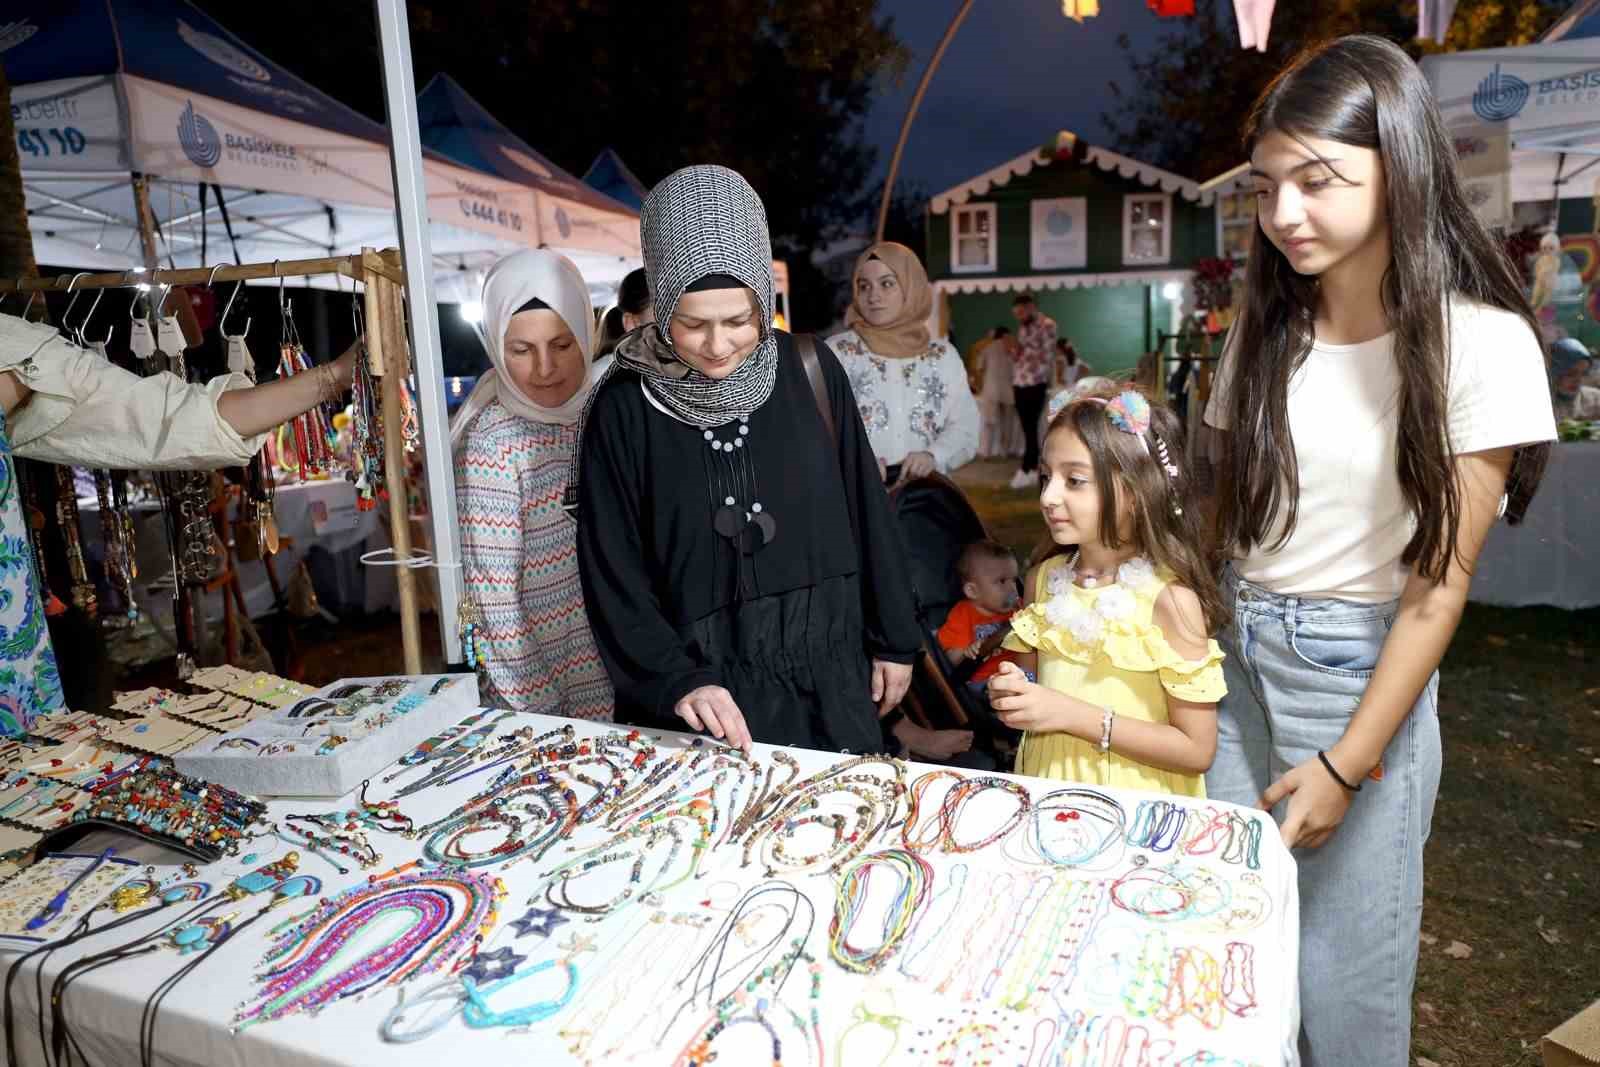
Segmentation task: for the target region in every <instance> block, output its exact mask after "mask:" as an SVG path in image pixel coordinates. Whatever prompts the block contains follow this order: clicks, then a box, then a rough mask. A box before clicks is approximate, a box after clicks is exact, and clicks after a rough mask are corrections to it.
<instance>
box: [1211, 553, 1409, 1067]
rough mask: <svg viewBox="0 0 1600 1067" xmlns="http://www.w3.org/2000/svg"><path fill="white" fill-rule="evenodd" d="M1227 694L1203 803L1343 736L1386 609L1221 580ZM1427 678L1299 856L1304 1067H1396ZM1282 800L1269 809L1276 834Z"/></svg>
mask: <svg viewBox="0 0 1600 1067" xmlns="http://www.w3.org/2000/svg"><path fill="white" fill-rule="evenodd" d="M1223 596H1224V598H1225V601H1226V603H1227V604H1228V606H1229V607H1230V608H1231V609H1232V613H1233V621H1232V623H1231V625H1229V626H1228V627H1227V628H1226V629H1225V630H1224V631H1223V632H1222V633H1221V634H1219V635H1218V641H1219V642H1220V643H1221V645H1222V648H1223V650H1224V651H1225V652H1226V653H1227V656H1228V658H1227V660H1226V661H1225V663H1224V664H1223V670H1224V672H1225V674H1226V676H1227V681H1228V695H1227V696H1226V697H1224V698H1223V700H1222V703H1221V705H1220V706H1219V707H1218V716H1217V719H1218V721H1217V758H1216V761H1215V762H1214V763H1213V764H1212V765H1211V769H1210V770H1209V771H1207V772H1206V776H1205V778H1206V794H1207V795H1208V796H1210V797H1214V798H1216V799H1218V800H1226V801H1232V802H1233V803H1235V804H1255V803H1256V802H1257V800H1258V799H1259V798H1260V796H1261V794H1262V792H1263V791H1265V790H1266V788H1267V786H1268V785H1270V784H1271V783H1272V782H1273V781H1275V780H1276V779H1277V778H1279V777H1280V776H1282V775H1283V774H1284V772H1286V771H1288V770H1289V769H1290V768H1292V767H1295V766H1296V765H1298V764H1301V763H1304V762H1306V761H1307V760H1315V759H1316V756H1317V751H1318V750H1319V749H1329V748H1332V747H1333V745H1334V743H1335V742H1337V741H1338V740H1339V738H1340V737H1341V736H1342V735H1343V734H1344V731H1345V727H1346V726H1347V725H1348V724H1349V722H1350V718H1351V716H1352V715H1353V714H1354V712H1355V710H1356V706H1357V705H1358V704H1359V703H1360V700H1361V696H1362V694H1363V692H1365V690H1366V687H1367V683H1368V682H1369V681H1370V680H1371V678H1372V672H1373V669H1374V668H1375V667H1376V666H1377V663H1378V653H1379V652H1380V651H1381V650H1382V648H1383V642H1384V638H1385V637H1387V636H1388V633H1389V628H1390V627H1391V626H1392V625H1394V615H1395V611H1396V608H1397V607H1398V602H1394V601H1391V602H1390V603H1387V604H1358V603H1353V602H1350V601H1344V600H1331V599H1302V598H1300V597H1293V596H1280V595H1279V594H1277V593H1273V592H1270V591H1269V590H1266V589H1263V588H1261V587H1260V586H1256V585H1252V584H1250V583H1249V582H1246V581H1243V580H1242V579H1240V578H1238V577H1237V576H1236V575H1235V574H1234V573H1233V571H1232V568H1229V570H1228V572H1227V574H1226V575H1225V576H1224V580H1223ZM1438 692H1439V676H1438V674H1437V673H1435V674H1434V676H1433V677H1432V678H1431V679H1429V681H1428V684H1427V686H1426V687H1425V688H1424V689H1423V692H1422V695H1421V696H1420V697H1419V698H1418V700H1417V703H1416V706H1415V707H1413V708H1412V709H1411V714H1410V715H1408V716H1407V717H1406V720H1405V722H1403V723H1402V724H1401V725H1400V729H1399V731H1398V732H1397V733H1396V734H1395V736H1394V740H1393V741H1391V742H1390V743H1389V747H1388V748H1387V749H1386V750H1385V752H1384V755H1383V763H1382V778H1381V780H1379V779H1372V778H1369V779H1367V780H1366V781H1365V782H1364V783H1362V790H1361V792H1360V793H1359V794H1357V795H1355V796H1353V797H1352V800H1351V804H1350V810H1349V812H1348V814H1346V816H1345V819H1344V822H1343V823H1341V824H1340V825H1339V827H1338V829H1337V830H1335V831H1334V833H1333V836H1332V837H1331V838H1329V839H1328V841H1327V843H1326V844H1324V845H1323V846H1322V847H1321V848H1314V849H1298V850H1296V853H1295V859H1296V861H1297V863H1298V866H1299V882H1300V1012H1301V1032H1300V1050H1301V1055H1302V1057H1303V1058H1304V1062H1305V1064H1306V1067H1335V1065H1337V1067H1343V1065H1346V1064H1364V1065H1365V1064H1370V1065H1372V1067H1391V1065H1392V1067H1404V1065H1406V1064H1409V1063H1410V1062H1411V1059H1410V1045H1411V994H1412V988H1413V986H1414V985H1415V983H1416V977H1417V944H1418V935H1419V934H1420V933H1421V928H1422V848H1423V844H1424V843H1425V842H1426V841H1427V839H1428V829H1429V826H1430V825H1431V824H1432V822H1433V803H1434V799H1435V797H1436V796H1437V795H1438V792H1439V767H1440V745H1439V717H1438ZM1287 807H1288V801H1284V802H1282V803H1280V804H1279V805H1278V808H1277V811H1276V815H1277V817H1278V819H1279V821H1280V822H1281V821H1282V819H1283V815H1284V812H1285V810H1286V809H1287Z"/></svg>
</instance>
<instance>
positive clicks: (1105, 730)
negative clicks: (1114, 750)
mask: <svg viewBox="0 0 1600 1067" xmlns="http://www.w3.org/2000/svg"><path fill="white" fill-rule="evenodd" d="M1114 718H1116V715H1115V714H1113V713H1112V711H1111V709H1110V708H1102V709H1101V711H1100V751H1101V752H1110V751H1111V720H1112V719H1114Z"/></svg>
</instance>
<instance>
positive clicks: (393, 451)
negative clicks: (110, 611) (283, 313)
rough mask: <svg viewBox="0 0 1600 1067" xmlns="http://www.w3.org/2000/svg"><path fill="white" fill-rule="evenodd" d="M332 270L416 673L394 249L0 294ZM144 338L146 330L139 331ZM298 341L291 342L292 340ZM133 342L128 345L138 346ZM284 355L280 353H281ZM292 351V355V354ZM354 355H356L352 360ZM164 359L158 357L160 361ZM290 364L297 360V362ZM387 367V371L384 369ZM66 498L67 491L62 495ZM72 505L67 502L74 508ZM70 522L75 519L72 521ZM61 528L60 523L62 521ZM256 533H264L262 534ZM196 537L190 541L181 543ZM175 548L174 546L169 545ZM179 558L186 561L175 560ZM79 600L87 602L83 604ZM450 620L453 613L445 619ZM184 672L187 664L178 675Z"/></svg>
mask: <svg viewBox="0 0 1600 1067" xmlns="http://www.w3.org/2000/svg"><path fill="white" fill-rule="evenodd" d="M330 274H333V275H339V276H341V277H344V278H349V279H351V280H352V281H353V282H354V283H355V284H357V285H359V286H360V287H361V291H362V300H361V303H362V313H361V315H360V318H361V319H362V320H364V322H365V326H366V329H365V333H364V335H363V336H364V340H365V343H364V347H363V351H364V352H365V354H366V357H367V358H366V361H365V366H364V367H361V368H358V371H357V374H356V376H355V377H356V380H355V381H354V382H352V383H351V384H352V385H353V386H355V388H356V393H357V399H358V402H359V403H362V404H364V405H365V406H366V407H368V408H371V407H373V405H372V404H371V402H370V396H371V393H372V386H373V383H376V384H377V393H378V403H377V405H376V410H377V412H378V413H379V415H380V419H379V421H380V422H381V423H382V458H383V462H382V464H381V466H380V465H379V464H377V463H376V462H375V460H376V452H377V449H376V447H375V445H369V444H368V443H366V442H362V443H361V448H360V453H359V454H360V456H361V460H360V462H359V463H358V466H359V468H360V470H359V472H358V477H359V479H360V492H361V493H362V494H364V497H365V499H366V500H368V501H369V502H370V501H371V500H372V499H373V498H374V497H375V496H378V495H385V496H387V498H388V505H389V536H390V539H391V542H392V544H393V546H394V559H393V562H394V564H395V567H394V570H395V577H396V582H397V585H398V589H399V599H400V620H401V645H402V652H403V656H404V665H405V670H406V672H407V673H408V674H420V673H421V672H422V641H421V619H420V615H419V609H418V597H417V587H416V575H415V573H414V570H413V566H414V563H413V554H412V550H411V525H410V515H409V511H408V506H407V500H408V496H409V494H408V492H407V486H406V463H405V454H406V451H407V445H408V441H409V443H410V444H411V446H412V447H414V446H415V442H416V435H417V434H418V432H419V427H418V423H417V414H416V409H415V405H414V404H412V403H411V402H410V399H409V397H410V390H411V387H410V386H409V385H408V384H407V383H408V382H409V380H410V377H411V373H412V367H411V358H410V351H409V346H408V343H407V339H406V328H405V310H404V300H403V296H402V288H403V286H404V284H405V276H404V271H403V268H402V267H401V265H400V256H399V253H398V252H396V251H394V250H392V249H391V250H385V251H383V252H377V251H374V250H372V249H363V250H362V251H361V252H360V253H359V254H356V255H349V256H332V257H327V258H321V259H296V260H281V261H274V262H272V263H247V264H242V265H237V266H235V265H231V264H230V265H219V266H216V267H198V268H191V269H181V270H144V271H124V272H118V273H104V274H83V273H80V274H63V275H57V276H54V277H39V278H13V279H0V294H4V293H8V292H23V293H36V292H69V291H70V292H73V293H78V292H82V291H85V290H96V289H128V288H133V287H136V286H143V287H152V288H154V287H161V288H160V291H162V292H163V293H165V291H166V290H168V289H170V288H171V287H173V286H184V285H212V284H215V283H218V282H245V281H264V280H268V279H274V278H276V279H280V280H281V279H285V278H308V277H317V276H324V275H330ZM135 324H136V325H141V324H143V320H135ZM146 336H147V337H148V333H147V334H146ZM154 344H155V342H154V341H153V340H152V348H151V351H150V352H149V353H145V355H147V357H148V360H147V362H148V361H149V360H156V359H158V357H161V356H162V352H161V351H160V350H159V349H156V348H154V347H153V346H154ZM169 344H171V345H172V347H178V348H179V352H178V353H166V355H168V356H174V355H177V356H179V357H180V358H181V347H180V346H179V345H177V344H172V342H169ZM296 344H298V342H296ZM139 347H140V346H139V345H137V344H136V345H135V351H136V352H137V351H138V349H139ZM286 358H288V357H287V356H286ZM299 358H300V357H298V356H296V357H295V359H297V360H298V359H299ZM358 362H359V361H358ZM161 364H162V365H164V360H163V361H161ZM297 365H298V364H297ZM386 370H388V371H389V372H390V373H385V371H386ZM380 476H381V478H382V480H383V485H382V486H377V485H374V484H373V482H374V480H376V479H377V478H378V477H380ZM170 486H171V489H172V491H173V492H174V493H175V494H176V501H175V505H174V506H177V507H180V508H187V509H188V517H189V519H192V520H193V521H194V522H196V523H197V524H198V523H199V522H201V521H202V520H204V521H205V523H206V525H207V531H206V533H207V536H209V517H208V516H206V515H205V514H203V511H204V509H203V507H202V508H200V511H198V512H197V511H196V510H195V509H196V507H197V506H198V505H195V504H192V503H189V502H187V501H188V498H187V496H186V495H185V494H186V493H190V492H198V491H199V489H198V487H196V486H190V485H189V480H188V479H187V476H183V475H179V476H173V479H172V480H171V482H170ZM263 492H265V493H266V494H267V495H265V496H261V497H260V499H259V500H257V501H256V503H257V504H258V505H259V504H260V503H261V502H262V501H264V500H266V499H269V497H270V490H264V491H263ZM67 497H68V499H70V498H71V494H70V493H69V494H67ZM74 512H75V509H74ZM68 518H73V519H75V514H74V515H71V516H69V515H63V516H62V521H63V522H64V523H65V522H66V521H67V519H68ZM72 525H73V527H74V528H75V526H76V523H75V521H74V522H73V523H72ZM64 528H65V527H64ZM263 536H265V534H264V533H263ZM188 543H190V544H195V543H198V542H197V541H196V540H191V541H190V542H188ZM174 547H175V548H176V547H177V546H176V545H175V546H174ZM175 558H176V559H177V562H178V563H179V564H180V567H179V570H180V574H181V575H183V576H184V577H185V579H186V580H185V581H184V582H180V583H179V585H180V593H179V595H180V597H183V596H186V595H187V594H186V591H183V590H182V589H181V587H182V586H183V585H185V584H189V585H192V584H194V579H195V578H196V577H197V576H200V577H202V578H203V576H202V575H200V571H199V569H198V563H199V561H198V560H195V559H190V560H187V561H186V560H185V559H184V558H183V554H182V553H181V552H180V553H179V554H178V556H176V557H175ZM185 562H187V563H189V564H190V565H189V566H183V564H184V563H185ZM72 570H73V574H72V579H73V589H74V593H75V598H78V599H81V597H82V596H83V593H82V591H81V590H82V588H83V587H84V585H85V583H84V582H82V581H80V575H79V573H78V572H79V566H78V563H77V562H74V563H73V564H72ZM84 606H85V607H87V606H88V605H87V604H85V605H84ZM452 621H453V620H452ZM184 673H187V668H186V667H185V669H184V670H181V671H180V674H184Z"/></svg>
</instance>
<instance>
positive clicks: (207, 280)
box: [206, 263, 222, 289]
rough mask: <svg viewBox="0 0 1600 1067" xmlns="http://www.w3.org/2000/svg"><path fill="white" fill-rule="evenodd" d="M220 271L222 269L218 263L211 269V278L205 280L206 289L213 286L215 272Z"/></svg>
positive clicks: (215, 276)
mask: <svg viewBox="0 0 1600 1067" xmlns="http://www.w3.org/2000/svg"><path fill="white" fill-rule="evenodd" d="M221 269H222V264H221V263H218V264H217V265H216V266H215V267H212V268H211V276H210V277H209V278H207V279H206V288H207V289H210V288H211V287H212V286H213V285H214V284H216V281H217V271H219V270H221Z"/></svg>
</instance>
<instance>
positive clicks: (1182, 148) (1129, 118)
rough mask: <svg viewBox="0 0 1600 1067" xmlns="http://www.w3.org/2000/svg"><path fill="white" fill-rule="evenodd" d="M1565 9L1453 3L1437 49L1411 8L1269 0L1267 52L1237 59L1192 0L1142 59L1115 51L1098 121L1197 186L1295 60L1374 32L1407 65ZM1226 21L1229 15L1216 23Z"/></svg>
mask: <svg viewBox="0 0 1600 1067" xmlns="http://www.w3.org/2000/svg"><path fill="white" fill-rule="evenodd" d="M1572 2H1573V0H1461V2H1460V3H1459V4H1458V5H1457V7H1456V12H1455V17H1454V18H1453V19H1452V20H1451V23H1450V30H1449V33H1448V35H1447V38H1446V40H1445V42H1444V44H1443V45H1438V44H1433V43H1431V42H1419V41H1417V40H1416V39H1415V35H1416V32H1417V6H1416V3H1415V2H1414V0H1411V2H1407V3H1401V4H1395V3H1392V2H1391V0H1278V5H1277V8H1276V10H1274V12H1273V15H1272V36H1271V38H1270V45H1269V47H1268V50H1267V51H1266V52H1264V53H1263V52H1256V51H1254V50H1251V51H1244V50H1242V49H1241V48H1240V47H1239V36H1238V31H1237V30H1236V29H1235V26H1234V23H1233V19H1232V16H1231V5H1229V4H1226V3H1223V2H1220V0H1198V2H1197V3H1196V5H1195V14H1194V17H1192V18H1185V19H1181V20H1178V21H1177V22H1175V23H1174V27H1175V28H1174V30H1173V31H1172V32H1171V33H1169V34H1167V35H1166V36H1165V37H1163V38H1162V40H1161V41H1160V43H1159V44H1158V45H1157V46H1156V47H1154V48H1152V49H1149V50H1148V51H1145V52H1144V54H1142V55H1141V54H1139V53H1137V52H1136V51H1135V48H1134V45H1133V42H1132V41H1131V40H1130V39H1129V38H1128V36H1127V35H1126V34H1124V35H1122V36H1120V37H1119V38H1118V39H1117V45H1118V47H1119V48H1120V49H1121V50H1122V52H1123V54H1124V55H1125V56H1126V57H1127V61H1128V68H1129V70H1130V71H1131V74H1130V75H1129V77H1128V78H1127V79H1126V82H1125V83H1124V82H1123V81H1113V82H1112V83H1111V85H1110V91H1111V98H1112V101H1113V106H1112V109H1111V110H1110V111H1108V112H1107V113H1106V114H1105V115H1103V116H1102V121H1103V122H1104V123H1105V126H1106V129H1107V130H1108V131H1109V132H1110V135H1111V139H1112V141H1113V142H1114V143H1116V144H1117V145H1118V146H1119V147H1120V148H1121V149H1122V150H1123V151H1126V152H1128V153H1130V154H1131V155H1134V156H1136V157H1137V158H1139V159H1143V160H1146V161H1148V162H1150V163H1154V164H1155V165H1157V166H1160V167H1165V168H1167V169H1168V170H1172V171H1175V172H1177V173H1179V174H1184V175H1187V176H1189V177H1191V178H1196V179H1200V180H1204V179H1206V178H1210V177H1213V176H1215V175H1217V174H1220V173H1222V172H1223V171H1225V170H1228V169H1229V168H1230V167H1233V166H1236V165H1237V164H1239V163H1240V162H1242V161H1243V155H1242V152H1241V150H1240V145H1239V128H1240V123H1241V121H1242V120H1243V119H1244V116H1245V115H1247V114H1248V113H1249V111H1250V105H1251V104H1252V103H1254V101H1255V99H1256V97H1257V96H1258V95H1259V94H1260V92H1261V90H1262V89H1263V88H1265V87H1266V85H1267V83H1268V82H1269V81H1271V79H1272V77H1273V75H1275V74H1276V73H1277V72H1278V71H1279V70H1281V69H1282V68H1283V66H1284V64H1285V63H1287V62H1288V61H1289V59H1290V58H1291V57H1293V56H1294V54H1295V53H1297V52H1299V51H1300V50H1301V49H1302V48H1305V47H1307V46H1309V45H1312V44H1316V43H1318V42H1320V41H1325V40H1328V39H1330V38H1333V37H1339V36H1342V35H1344V34H1349V33H1376V34H1381V35H1382V36H1384V37H1387V38H1389V39H1390V40H1392V41H1394V42H1396V43H1397V44H1400V45H1401V46H1402V47H1404V48H1405V49H1406V50H1407V51H1409V52H1410V53H1411V54H1412V55H1414V56H1421V55H1423V54H1425V53H1427V52H1439V51H1456V50H1463V49H1473V48H1496V47H1501V46H1507V45H1520V44H1529V43H1531V42H1532V41H1534V40H1535V39H1537V37H1538V35H1539V34H1540V33H1541V32H1543V31H1544V29H1545V28H1546V27H1547V26H1549V25H1550V24H1551V23H1553V22H1554V21H1555V20H1556V19H1557V18H1559V17H1560V16H1561V14H1562V12H1563V11H1564V10H1565V9H1567V8H1568V7H1570V6H1571V5H1572ZM1225 12H1229V13H1227V14H1225Z"/></svg>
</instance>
